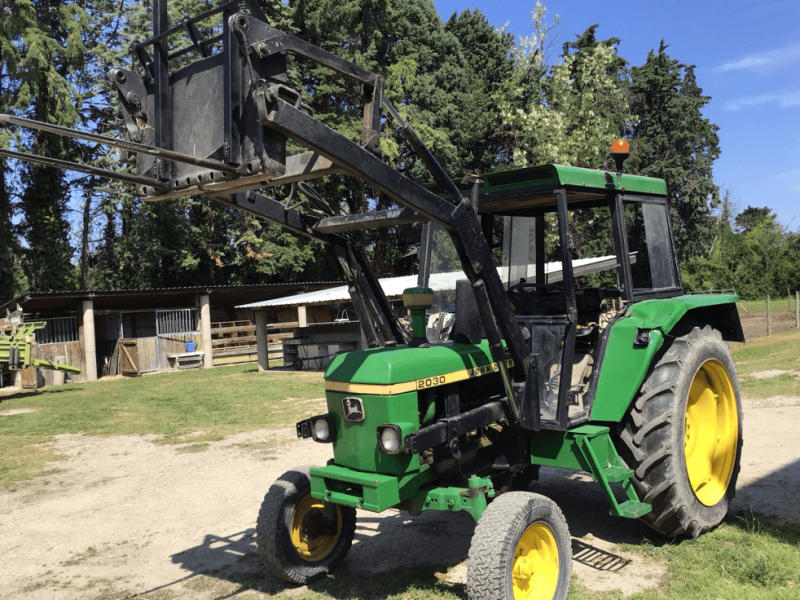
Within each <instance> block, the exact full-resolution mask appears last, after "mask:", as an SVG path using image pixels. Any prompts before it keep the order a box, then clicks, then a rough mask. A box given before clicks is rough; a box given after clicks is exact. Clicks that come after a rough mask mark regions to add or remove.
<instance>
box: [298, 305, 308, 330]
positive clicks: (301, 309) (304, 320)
mask: <svg viewBox="0 0 800 600" xmlns="http://www.w3.org/2000/svg"><path fill="white" fill-rule="evenodd" d="M297 323H298V327H308V316H307V312H306V307H305V306H298V307H297Z"/></svg>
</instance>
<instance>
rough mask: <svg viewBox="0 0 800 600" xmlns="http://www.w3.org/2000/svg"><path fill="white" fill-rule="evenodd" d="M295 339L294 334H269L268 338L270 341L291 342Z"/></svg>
mask: <svg viewBox="0 0 800 600" xmlns="http://www.w3.org/2000/svg"><path fill="white" fill-rule="evenodd" d="M293 337H294V333H292V332H291V331H290V332H289V333H268V334H267V338H268V339H270V340H290V339H292V338H293Z"/></svg>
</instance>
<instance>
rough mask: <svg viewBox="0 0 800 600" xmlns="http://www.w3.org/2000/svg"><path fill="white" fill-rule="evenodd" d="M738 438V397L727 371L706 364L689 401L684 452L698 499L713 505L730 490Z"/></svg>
mask: <svg viewBox="0 0 800 600" xmlns="http://www.w3.org/2000/svg"><path fill="white" fill-rule="evenodd" d="M738 439H739V414H738V410H737V405H736V394H735V392H734V390H733V383H732V382H731V378H730V375H729V374H728V371H727V369H726V368H725V367H724V366H723V365H722V363H720V362H719V361H717V360H709V361H706V362H705V363H703V364H702V365H701V366H700V368H699V369H698V370H697V373H696V374H695V376H694V379H693V380H692V385H691V386H690V387H689V397H688V399H687V401H686V416H685V429H684V452H685V456H686V471H687V474H688V476H689V483H690V484H691V486H692V490H693V491H694V494H695V496H696V497H697V499H698V500H699V501H700V502H701V503H703V504H704V505H706V506H714V505H715V504H717V503H718V502H719V501H720V500H722V498H723V497H724V496H725V494H726V492H727V491H728V485H729V484H730V481H731V477H732V476H733V467H734V463H735V461H736V449H737V442H738Z"/></svg>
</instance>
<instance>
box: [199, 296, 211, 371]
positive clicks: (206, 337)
mask: <svg viewBox="0 0 800 600" xmlns="http://www.w3.org/2000/svg"><path fill="white" fill-rule="evenodd" d="M200 329H201V331H202V332H203V352H204V354H203V367H205V368H206V369H210V368H211V367H213V366H214V355H213V352H212V348H211V299H210V298H209V297H208V296H207V295H203V296H200Z"/></svg>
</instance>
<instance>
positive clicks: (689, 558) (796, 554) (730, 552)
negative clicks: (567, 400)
mask: <svg viewBox="0 0 800 600" xmlns="http://www.w3.org/2000/svg"><path fill="white" fill-rule="evenodd" d="M622 549H623V550H626V551H628V552H633V553H634V554H639V555H641V556H643V557H646V558H649V559H652V560H659V561H665V562H666V564H667V565H668V567H669V570H670V576H669V579H668V581H667V582H666V583H665V584H664V585H663V586H662V588H661V589H653V590H647V591H644V592H640V593H637V594H633V595H632V596H629V597H628V598H629V600H701V599H711V600H715V599H724V600H784V599H785V600H789V599H792V600H794V599H796V598H798V597H800V524H798V523H788V522H780V521H778V520H776V519H772V518H768V517H763V516H759V515H754V514H749V513H748V514H739V515H736V516H734V517H732V518H731V519H729V520H728V521H727V522H725V523H723V524H722V525H720V526H719V527H718V528H717V529H716V530H714V531H712V532H711V533H708V534H706V535H703V536H700V537H699V538H698V539H696V540H682V541H678V542H671V543H663V544H654V545H652V546H642V545H631V544H626V545H624V546H623V547H622ZM569 598H570V600H588V599H590V598H591V599H592V600H612V599H617V598H621V596H620V595H619V594H614V593H611V594H592V593H590V592H587V591H586V590H585V589H580V587H577V586H576V589H575V591H574V592H573V593H571V594H570V596H569Z"/></svg>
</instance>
